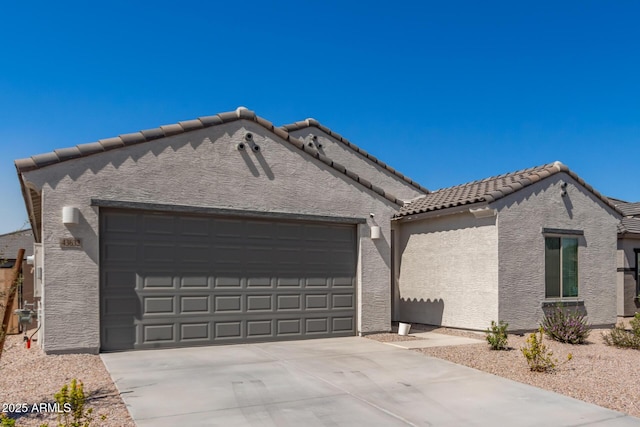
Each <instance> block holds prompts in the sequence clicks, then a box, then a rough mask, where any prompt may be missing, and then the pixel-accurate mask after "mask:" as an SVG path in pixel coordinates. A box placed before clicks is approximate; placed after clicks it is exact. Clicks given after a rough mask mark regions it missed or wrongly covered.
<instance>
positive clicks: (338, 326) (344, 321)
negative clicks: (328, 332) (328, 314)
mask: <svg viewBox="0 0 640 427" xmlns="http://www.w3.org/2000/svg"><path fill="white" fill-rule="evenodd" d="M331 322H332V323H331V324H332V331H333V332H348V331H351V330H353V327H354V318H353V316H348V317H333V318H332V319H331Z"/></svg>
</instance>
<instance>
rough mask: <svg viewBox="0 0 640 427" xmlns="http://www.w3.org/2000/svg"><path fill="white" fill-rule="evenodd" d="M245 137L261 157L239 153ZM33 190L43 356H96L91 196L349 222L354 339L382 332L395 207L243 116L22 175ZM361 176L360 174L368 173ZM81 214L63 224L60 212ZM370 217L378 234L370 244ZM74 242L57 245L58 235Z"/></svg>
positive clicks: (387, 325)
mask: <svg viewBox="0 0 640 427" xmlns="http://www.w3.org/2000/svg"><path fill="white" fill-rule="evenodd" d="M246 132H251V133H252V134H253V136H254V141H255V143H256V144H258V145H260V147H261V150H260V152H258V153H256V152H254V151H253V150H251V149H248V150H245V151H238V150H237V149H236V144H238V143H240V142H242V141H244V136H245V134H246ZM24 178H25V181H27V183H28V185H29V186H31V187H33V188H36V189H38V190H39V191H40V190H41V191H42V200H43V218H42V222H43V226H42V228H43V229H42V236H43V238H42V241H43V250H44V279H45V284H44V298H43V305H44V326H43V327H44V333H43V336H44V342H43V348H44V350H45V351H47V352H65V351H88V352H97V351H98V349H99V346H100V334H99V253H98V250H99V245H98V239H99V235H98V234H99V227H98V224H99V221H98V219H99V212H98V210H99V209H98V208H97V207H94V206H90V203H91V199H92V198H97V199H107V200H117V201H132V202H144V203H159V204H168V205H185V206H198V207H216V208H229V209H240V210H247V211H265V212H286V213H296V214H308V215H326V216H339V217H357V218H364V219H366V220H367V221H368V223H367V225H363V226H360V227H359V231H360V236H359V250H360V253H359V260H360V265H359V268H358V271H359V276H358V278H357V280H358V286H359V288H358V295H359V298H360V301H359V307H360V312H359V322H358V331H359V332H361V333H365V332H375V331H386V330H389V329H390V298H389V295H390V270H389V268H390V243H389V242H390V225H389V218H390V217H391V215H392V214H393V212H394V211H395V209H396V208H397V206H396V205H394V204H392V203H391V202H389V201H388V200H386V199H384V198H383V197H381V196H379V195H377V194H375V193H374V192H372V191H370V190H367V189H366V188H364V187H363V186H361V185H359V184H357V183H356V182H355V181H353V180H351V179H350V178H349V177H347V176H345V175H344V174H341V173H340V172H338V171H336V170H335V169H333V168H331V167H329V166H327V165H326V164H324V163H322V162H320V161H318V160H316V159H314V158H312V157H311V156H309V155H308V154H306V153H304V152H302V151H301V150H299V149H298V148H296V147H294V146H292V145H291V144H289V143H288V142H286V141H284V140H282V139H280V138H279V137H278V136H276V135H275V134H273V133H271V132H269V131H268V130H266V129H265V128H263V127H261V126H260V125H258V124H256V123H254V122H251V121H246V120H240V121H235V122H231V123H227V124H224V125H219V126H215V127H210V128H207V129H202V130H197V131H193V132H188V133H184V134H180V135H176V136H173V137H167V138H162V139H159V140H156V141H152V142H148V143H144V144H139V145H134V146H129V147H124V148H120V149H116V150H112V151H109V152H106V153H101V154H96V155H92V156H89V157H85V158H81V159H76V160H71V161H67V162H63V163H60V164H56V165H51V166H48V167H44V168H41V169H38V170H34V171H31V172H27V173H24ZM367 178H368V179H369V177H367ZM63 206H75V207H77V208H78V209H79V210H80V214H81V215H80V224H78V225H69V226H65V225H63V223H62V218H61V216H62V207H63ZM370 213H374V214H375V222H376V225H379V226H380V227H381V231H382V238H381V239H380V240H377V241H375V242H374V241H372V240H371V239H370V238H369V226H370V225H373V222H372V220H371V218H370V217H369V214H370ZM64 237H75V238H79V239H81V240H82V248H81V249H61V248H60V244H59V239H60V238H64Z"/></svg>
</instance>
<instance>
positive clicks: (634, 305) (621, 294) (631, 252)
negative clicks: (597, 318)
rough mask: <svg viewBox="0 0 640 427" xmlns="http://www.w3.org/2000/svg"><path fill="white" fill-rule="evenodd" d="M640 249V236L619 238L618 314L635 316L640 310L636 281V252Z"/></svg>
mask: <svg viewBox="0 0 640 427" xmlns="http://www.w3.org/2000/svg"><path fill="white" fill-rule="evenodd" d="M635 249H637V250H640V236H637V235H635V236H634V235H625V236H624V238H623V239H618V280H617V283H618V316H633V315H634V314H635V313H636V312H638V311H640V302H639V301H638V300H636V299H635V297H636V296H637V295H638V285H637V283H636V280H637V279H636V277H637V276H636V270H635V269H636V252H635Z"/></svg>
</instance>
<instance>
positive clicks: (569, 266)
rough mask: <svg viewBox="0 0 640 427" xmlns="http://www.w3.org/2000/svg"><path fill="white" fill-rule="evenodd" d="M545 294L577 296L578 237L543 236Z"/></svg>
mask: <svg viewBox="0 0 640 427" xmlns="http://www.w3.org/2000/svg"><path fill="white" fill-rule="evenodd" d="M544 240H545V252H544V261H545V263H544V264H545V265H544V267H545V296H546V297H547V298H572V297H573V298H575V297H577V296H578V239H577V238H576V237H550V236H547V237H545V239H544Z"/></svg>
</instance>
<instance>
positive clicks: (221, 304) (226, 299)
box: [213, 294, 242, 313]
mask: <svg viewBox="0 0 640 427" xmlns="http://www.w3.org/2000/svg"><path fill="white" fill-rule="evenodd" d="M213 301H214V313H229V312H236V313H242V295H241V294H238V295H216V296H214V297H213Z"/></svg>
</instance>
